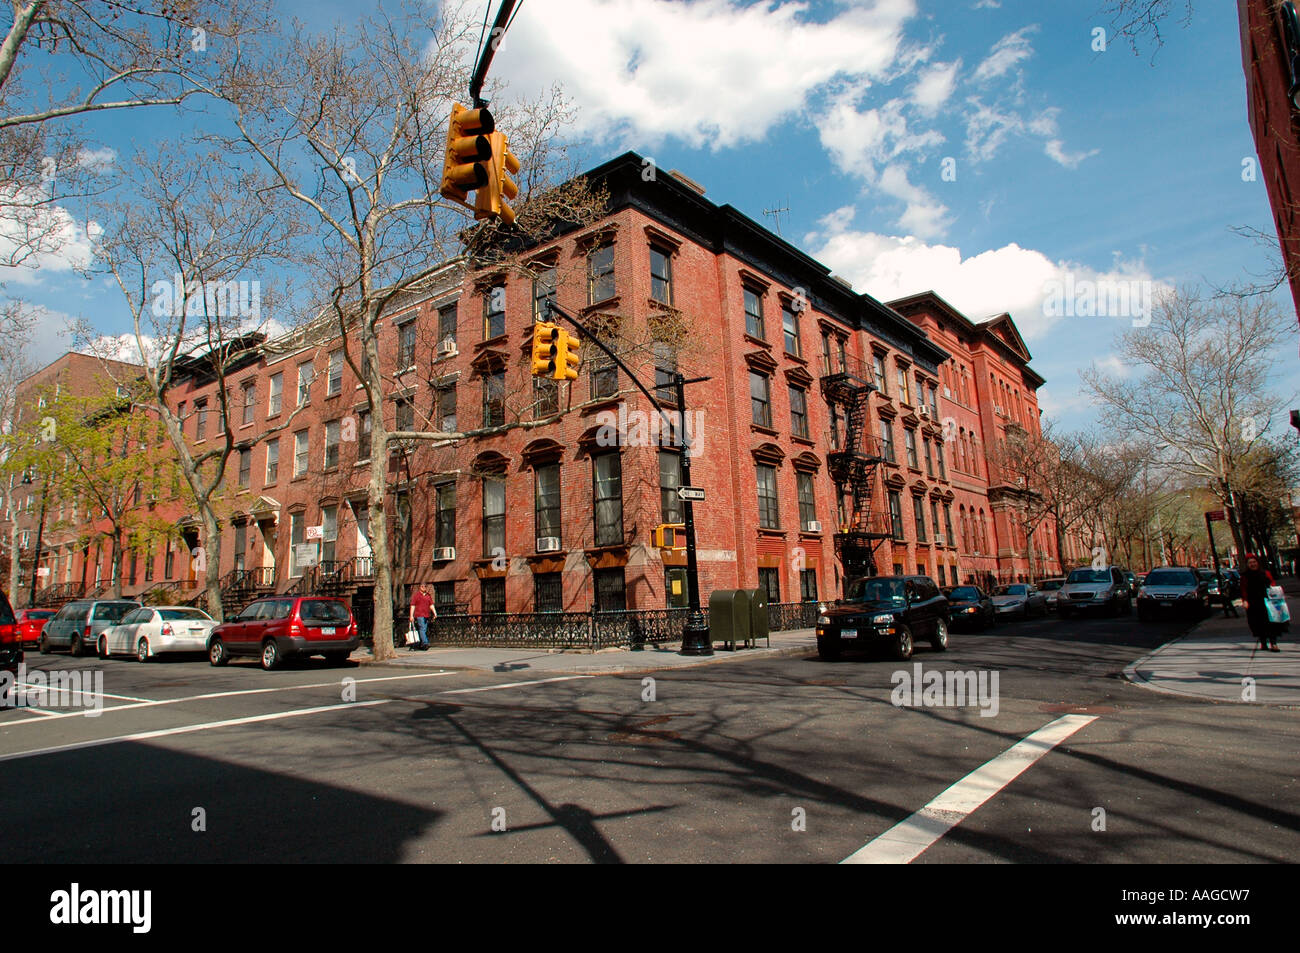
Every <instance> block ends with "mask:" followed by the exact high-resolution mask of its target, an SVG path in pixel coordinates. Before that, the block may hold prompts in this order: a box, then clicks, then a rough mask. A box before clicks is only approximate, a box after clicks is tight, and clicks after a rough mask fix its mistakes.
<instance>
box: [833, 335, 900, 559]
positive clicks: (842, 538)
mask: <svg viewBox="0 0 1300 953" xmlns="http://www.w3.org/2000/svg"><path fill="white" fill-rule="evenodd" d="M821 383H822V396H823V397H825V398H826V403H827V405H829V406H830V408H831V411H832V414H833V415H834V416H833V417H832V427H834V426H835V417H839V418H841V419H843V421H844V430H843V433H842V438H843V439H842V441H841V439H840V437H841V435H840V434H832V439H831V447H832V448H833V449H832V450H831V452H830V453H828V454H827V455H826V461H827V469H828V470H829V471H830V475H831V480H832V481H833V482H834V483H835V489H836V493H837V494H838V497H837V498H838V499H839V500H840V501H843V500H845V499H847V498H850V497H851V498H852V505H851V509H849V510H847V511H846V520H847V521H846V522H842V523H841V525H840V526H839V527H838V530H839V532H837V533H836V534H835V555H836V556H837V557H838V558H839V561H840V565H841V566H843V567H844V573H845V576H846V578H853V577H854V576H874V575H875V574H876V555H875V554H876V549H877V548H878V547H879V546H880V544H881V543H882V542H883V541H884V540H886V539H889V538H890V536H891V527H890V525H889V519H888V517H887V516H886V514H884V513H878V512H874V511H873V510H872V499H873V496H874V494H873V490H874V488H875V483H876V468H877V467H878V466H879V465H880V464H881V463H882V462H883V460H884V457H883V455H882V446H881V442H880V438H879V437H877V436H875V435H874V434H872V433H870V432H869V431H868V428H867V419H868V418H867V408H868V403H869V401H870V398H871V392H872V391H873V390H875V389H876V385H875V383H874V382H873V379H872V374H871V369H870V368H869V367H867V366H866V365H865V364H863V363H862V362H861V361H858V360H856V359H854V358H849V357H837V358H834V359H831V360H828V361H825V362H824V366H823V367H822V378H821Z"/></svg>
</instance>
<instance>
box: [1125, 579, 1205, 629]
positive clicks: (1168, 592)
mask: <svg viewBox="0 0 1300 953" xmlns="http://www.w3.org/2000/svg"><path fill="white" fill-rule="evenodd" d="M1137 607H1138V618H1139V619H1140V620H1141V621H1143V622H1147V621H1149V620H1151V619H1155V618H1159V617H1160V616H1162V615H1163V616H1183V617H1190V618H1196V619H1203V618H1205V616H1207V615H1208V614H1209V612H1210V588H1209V585H1208V584H1207V583H1206V581H1205V580H1204V579H1202V578H1201V576H1200V574H1199V573H1197V571H1196V570H1195V569H1193V568H1191V567H1190V566H1164V567H1161V568H1160V569H1153V570H1151V571H1150V572H1149V573H1147V581H1146V584H1145V585H1144V586H1143V587H1142V588H1141V589H1139V590H1138V597H1137Z"/></svg>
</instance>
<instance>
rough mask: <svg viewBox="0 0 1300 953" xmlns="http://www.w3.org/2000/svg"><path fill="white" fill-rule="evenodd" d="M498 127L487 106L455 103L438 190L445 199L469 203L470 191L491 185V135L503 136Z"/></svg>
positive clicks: (448, 129)
mask: <svg viewBox="0 0 1300 953" xmlns="http://www.w3.org/2000/svg"><path fill="white" fill-rule="evenodd" d="M495 129H496V122H495V120H493V118H492V114H491V113H490V112H488V111H487V109H486V108H481V109H466V108H465V107H464V106H462V105H461V104H460V103H453V104H452V106H451V122H450V123H449V124H448V126H447V156H446V158H445V159H444V160H443V166H442V187H441V188H440V189H438V193H439V194H440V195H441V196H442V197H443V198H447V199H451V200H452V201H455V202H459V203H461V204H462V205H466V206H468V205H469V201H468V199H469V193H470V192H473V191H475V190H476V189H477V190H480V193H481V190H482V189H483V188H484V186H486V185H487V184H488V181H489V179H490V178H491V168H490V165H491V162H490V160H491V159H492V136H493V135H500V134H499V133H496V132H495ZM476 217H477V215H476Z"/></svg>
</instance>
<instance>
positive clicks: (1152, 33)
mask: <svg viewBox="0 0 1300 953" xmlns="http://www.w3.org/2000/svg"><path fill="white" fill-rule="evenodd" d="M1179 8H1181V11H1182V12H1181V15H1180V13H1179ZM1192 8H1193V0H1106V2H1105V3H1104V5H1103V6H1102V8H1101V11H1100V12H1101V14H1102V16H1105V17H1109V18H1110V25H1111V29H1112V30H1113V31H1114V32H1115V35H1116V36H1117V37H1123V38H1124V39H1125V40H1127V41H1128V44H1129V47H1130V48H1131V49H1132V50H1133V52H1134V53H1135V54H1137V53H1140V52H1141V44H1142V43H1143V42H1144V41H1146V40H1150V41H1151V43H1152V47H1153V48H1152V51H1151V56H1152V58H1153V59H1154V57H1155V54H1156V52H1157V51H1158V50H1159V49H1160V47H1162V46H1163V45H1164V42H1165V38H1164V34H1163V33H1162V32H1161V28H1162V27H1163V26H1164V25H1165V24H1166V23H1167V22H1168V21H1169V19H1170V18H1172V17H1179V20H1178V22H1179V23H1181V24H1182V25H1183V26H1186V25H1187V24H1188V23H1190V22H1191V19H1192V12H1193V9H1192Z"/></svg>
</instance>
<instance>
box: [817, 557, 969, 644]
mask: <svg viewBox="0 0 1300 953" xmlns="http://www.w3.org/2000/svg"><path fill="white" fill-rule="evenodd" d="M817 609H818V612H817V654H818V655H820V656H821V657H822V658H823V659H826V660H828V661H832V660H834V659H837V658H839V656H840V653H841V651H843V650H844V649H850V648H867V647H871V646H882V645H883V646H886V647H888V648H889V649H890V650H891V651H892V653H893V656H894V658H896V659H899V660H902V661H906V660H907V659H910V658H911V657H912V650H913V648H914V646H915V640H916V639H926V640H927V641H929V643H930V645H931V646H932V647H933V648H934V650H935V651H937V652H942V651H943V650H944V649H946V648H947V647H948V625H949V621H950V620H949V610H948V600H947V598H946V597H945V596H944V594H943V593H942V592H940V591H939V587H938V586H936V585H935V584H934V581H933V580H931V579H930V577H929V576H866V577H858V578H855V579H850V580H848V582H847V584H846V585H845V589H844V598H843V599H841V600H839V601H838V602H835V603H834V604H832V605H827V604H826V603H822V604H821V605H819V606H818V607H817Z"/></svg>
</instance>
